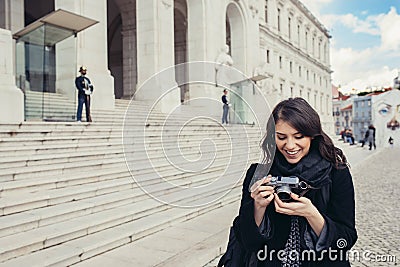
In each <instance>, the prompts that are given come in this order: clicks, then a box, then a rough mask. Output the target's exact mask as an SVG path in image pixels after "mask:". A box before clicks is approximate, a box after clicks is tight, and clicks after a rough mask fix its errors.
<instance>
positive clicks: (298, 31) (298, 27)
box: [297, 24, 300, 47]
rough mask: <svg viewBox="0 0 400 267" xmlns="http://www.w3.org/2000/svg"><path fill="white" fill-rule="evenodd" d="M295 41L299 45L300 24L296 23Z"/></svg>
mask: <svg viewBox="0 0 400 267" xmlns="http://www.w3.org/2000/svg"><path fill="white" fill-rule="evenodd" d="M297 43H298V44H299V47H300V24H297Z"/></svg>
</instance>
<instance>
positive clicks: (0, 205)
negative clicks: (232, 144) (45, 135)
mask: <svg viewBox="0 0 400 267" xmlns="http://www.w3.org/2000/svg"><path fill="white" fill-rule="evenodd" d="M223 166H226V163H225V161H223V160H219V161H216V162H215V165H213V166H211V167H209V168H208V169H207V170H206V171H202V172H201V173H199V172H195V173H190V174H188V173H185V172H177V171H176V170H175V169H174V168H171V167H170V168H165V169H164V170H162V169H158V170H157V172H158V174H159V175H160V176H161V177H162V178H161V179H160V178H159V177H158V176H155V173H154V171H150V172H148V173H147V174H146V173H143V172H141V171H137V174H135V171H133V175H134V176H133V177H134V178H132V176H131V175H130V173H129V172H125V173H121V174H120V175H119V176H120V177H118V178H115V179H113V180H102V181H99V182H97V181H96V182H92V183H85V184H78V185H70V186H68V187H61V188H55V189H48V190H40V191H35V192H25V193H24V197H23V198H21V194H19V192H16V193H14V194H9V195H7V194H5V195H4V196H3V195H2V198H0V215H7V214H12V213H17V212H22V211H26V210H32V209H36V208H41V207H45V206H49V205H55V204H59V203H64V202H68V201H76V200H79V199H85V198H89V197H93V196H97V195H99V194H105V193H110V192H112V191H113V190H114V189H115V188H117V191H118V190H123V189H129V188H134V187H135V186H136V184H133V183H134V182H136V181H139V182H140V185H141V186H142V187H143V188H145V189H149V188H150V189H149V190H153V188H152V187H149V186H152V185H153V184H156V183H160V182H163V181H165V182H166V183H173V184H180V183H183V184H185V185H191V184H193V183H194V182H196V183H199V180H201V181H207V180H208V179H215V178H216V177H219V175H218V174H219V173H220V172H221V169H222V170H223ZM239 171H242V170H239ZM231 172H234V173H235V174H236V172H235V169H233V170H228V171H226V172H224V174H225V173H228V174H229V173H231ZM233 181H235V180H233Z"/></svg>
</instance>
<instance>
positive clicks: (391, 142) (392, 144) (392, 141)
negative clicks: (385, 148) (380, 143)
mask: <svg viewBox="0 0 400 267" xmlns="http://www.w3.org/2000/svg"><path fill="white" fill-rule="evenodd" d="M388 142H389V145H390V147H393V146H394V139H393V138H392V137H389V140H388Z"/></svg>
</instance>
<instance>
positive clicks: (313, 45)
mask: <svg viewBox="0 0 400 267" xmlns="http://www.w3.org/2000/svg"><path fill="white" fill-rule="evenodd" d="M311 45H312V47H311V48H312V50H311V53H312V55H315V38H314V37H313V38H312V42H311Z"/></svg>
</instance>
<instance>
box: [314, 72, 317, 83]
mask: <svg viewBox="0 0 400 267" xmlns="http://www.w3.org/2000/svg"><path fill="white" fill-rule="evenodd" d="M316 77H317V76H316V74H315V73H314V84H315V83H316V82H317V78H316Z"/></svg>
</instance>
